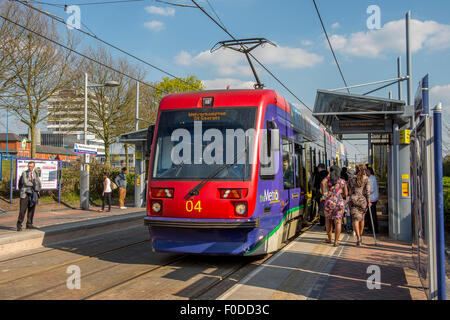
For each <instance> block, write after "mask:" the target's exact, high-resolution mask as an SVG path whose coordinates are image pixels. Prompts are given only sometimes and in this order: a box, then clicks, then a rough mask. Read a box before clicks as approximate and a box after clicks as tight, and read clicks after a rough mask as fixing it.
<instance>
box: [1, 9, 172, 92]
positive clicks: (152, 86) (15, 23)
mask: <svg viewBox="0 0 450 320" xmlns="http://www.w3.org/2000/svg"><path fill="white" fill-rule="evenodd" d="M0 17H1V18H3V19H4V20H6V21H8V22H10V23H12V24H14V25H16V26H18V27H20V28H22V29H24V30H27V31H28V32H31V33H33V34H35V35H37V36H38V37H41V38H43V39H45V40H47V41H49V42H52V43H54V44H56V45H58V46H60V47H62V48H64V49H66V50H69V51H71V52H73V53H76V54H78V55H80V56H82V57H83V58H85V59H87V60H90V61H92V62H94V63H97V64H99V65H100V66H102V67H104V68H108V69H110V70H112V71H114V72H116V73H118V74H121V75H123V76H125V77H127V78H129V79H131V80H134V81H136V82H139V83H141V84H144V85H147V86H149V87H151V88H153V89H155V90H157V91H159V92H162V93H165V94H168V92H166V91H164V90H161V89H159V88H157V87H155V86H154V85H151V84H149V83H147V82H145V81H142V80H139V79H137V78H135V77H133V76H130V75H129V74H126V73H124V72H122V71H120V70H117V69H115V68H113V67H111V66H108V65H107V64H105V63H103V62H100V61H98V60H95V59H94V58H91V57H89V56H87V55H85V54H84V53H81V52H79V51H77V50H75V49H73V48H70V47H68V46H66V45H64V44H62V43H60V42H58V41H56V40H53V39H51V38H49V37H47V36H45V35H43V34H40V33H39V32H36V31H34V30H31V29H30V28H28V27H26V26H23V25H21V24H20V23H17V22H15V21H12V20H11V19H9V18H7V17H4V16H3V15H1V14H0Z"/></svg>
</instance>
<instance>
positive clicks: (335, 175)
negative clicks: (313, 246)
mask: <svg viewBox="0 0 450 320" xmlns="http://www.w3.org/2000/svg"><path fill="white" fill-rule="evenodd" d="M322 194H323V201H324V213H325V226H326V231H327V237H328V238H327V240H325V242H327V243H331V234H332V233H333V224H334V228H335V230H334V246H335V247H337V246H338V245H339V236H340V235H341V225H342V217H343V216H344V210H345V206H346V204H347V201H345V200H344V198H348V196H347V188H346V185H345V181H344V180H343V179H341V168H339V167H338V166H336V165H334V166H332V167H331V168H330V176H329V177H327V178H325V179H323V180H322Z"/></svg>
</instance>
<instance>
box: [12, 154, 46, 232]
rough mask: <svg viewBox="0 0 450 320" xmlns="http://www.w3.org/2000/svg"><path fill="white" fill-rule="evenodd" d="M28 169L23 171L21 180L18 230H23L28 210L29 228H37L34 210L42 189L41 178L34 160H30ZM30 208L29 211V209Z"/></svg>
mask: <svg viewBox="0 0 450 320" xmlns="http://www.w3.org/2000/svg"><path fill="white" fill-rule="evenodd" d="M27 166H28V170H26V171H24V172H22V175H21V176H20V180H19V190H20V210H19V218H18V219H17V231H22V223H23V220H24V218H25V213H26V212H27V224H26V226H27V229H37V228H36V227H35V226H34V225H33V217H34V211H35V210H36V205H37V203H38V199H39V191H41V180H40V179H39V175H38V174H37V172H36V171H35V170H34V168H35V166H36V164H35V163H34V161H30V162H28V165H27ZM27 210H28V211H27Z"/></svg>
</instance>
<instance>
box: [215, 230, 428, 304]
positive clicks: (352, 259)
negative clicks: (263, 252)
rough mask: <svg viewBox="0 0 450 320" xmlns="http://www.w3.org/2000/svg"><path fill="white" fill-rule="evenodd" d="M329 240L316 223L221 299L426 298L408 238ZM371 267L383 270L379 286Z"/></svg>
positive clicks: (366, 237) (348, 236) (344, 235)
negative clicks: (372, 285) (372, 278)
mask: <svg viewBox="0 0 450 320" xmlns="http://www.w3.org/2000/svg"><path fill="white" fill-rule="evenodd" d="M324 239H325V232H324V231H323V227H320V226H318V225H316V226H315V227H313V228H312V229H310V230H308V231H307V232H305V233H303V234H301V235H300V236H299V237H298V238H297V239H295V240H294V241H292V242H291V243H290V244H289V245H287V246H286V247H285V248H283V249H282V250H281V251H280V252H278V253H277V254H275V255H274V256H273V257H272V258H270V259H269V260H267V261H266V262H265V263H263V264H262V265H261V266H260V267H258V268H257V269H256V270H254V272H252V273H250V274H249V275H248V276H247V277H245V278H244V279H242V280H241V281H240V282H239V283H237V284H236V285H235V286H233V287H232V288H230V289H229V290H228V291H227V292H225V293H224V294H223V295H221V296H220V297H219V299H222V300H225V299H226V300H228V299H232V300H234V299H237V300H240V299H269V300H272V299H277V300H310V299H320V300H426V295H425V292H424V291H423V289H422V286H421V283H420V280H419V278H418V275H417V272H416V270H415V267H414V263H413V260H412V256H411V246H410V244H409V243H406V242H401V241H392V240H390V239H388V238H386V237H382V236H381V237H380V236H379V237H378V238H377V240H378V241H377V242H378V245H377V246H375V245H374V240H373V238H372V237H371V236H369V235H367V236H363V245H362V246H356V243H355V239H354V238H353V236H351V235H347V234H341V245H340V246H338V247H334V246H333V245H331V244H327V243H325V242H324ZM370 266H376V267H378V268H379V270H380V281H379V289H376V288H375V289H369V288H368V282H367V280H368V278H369V277H370V276H371V275H373V271H372V272H370V269H368V268H369V267H370ZM371 283H372V282H371Z"/></svg>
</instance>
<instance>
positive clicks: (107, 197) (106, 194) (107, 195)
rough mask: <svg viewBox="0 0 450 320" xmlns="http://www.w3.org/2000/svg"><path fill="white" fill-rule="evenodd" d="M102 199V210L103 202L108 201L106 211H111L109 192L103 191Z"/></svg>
mask: <svg viewBox="0 0 450 320" xmlns="http://www.w3.org/2000/svg"><path fill="white" fill-rule="evenodd" d="M102 200H103V201H102V210H105V202H106V201H108V208H109V209H108V211H111V192H105V195H104V196H103V199H102Z"/></svg>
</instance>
